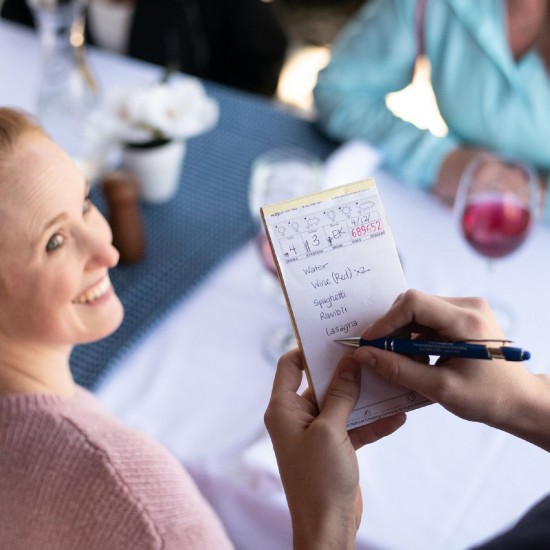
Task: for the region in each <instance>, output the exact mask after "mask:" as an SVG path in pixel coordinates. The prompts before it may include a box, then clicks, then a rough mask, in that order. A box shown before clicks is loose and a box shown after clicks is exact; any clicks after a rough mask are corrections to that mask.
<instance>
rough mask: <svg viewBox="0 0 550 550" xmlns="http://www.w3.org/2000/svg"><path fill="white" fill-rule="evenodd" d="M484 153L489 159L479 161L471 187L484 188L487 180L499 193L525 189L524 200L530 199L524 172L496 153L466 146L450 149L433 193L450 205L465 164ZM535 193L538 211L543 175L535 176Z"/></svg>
mask: <svg viewBox="0 0 550 550" xmlns="http://www.w3.org/2000/svg"><path fill="white" fill-rule="evenodd" d="M481 155H483V156H485V157H487V158H488V159H489V162H485V163H482V164H480V166H479V168H478V170H476V173H475V174H472V177H474V178H475V180H474V182H473V189H475V185H476V183H477V184H478V185H479V186H480V188H483V189H487V183H494V184H495V185H497V189H496V190H498V191H499V192H505V191H506V190H507V189H510V190H512V191H514V193H517V192H518V190H522V189H523V190H524V191H525V198H526V202H529V201H530V197H529V195H530V192H531V191H530V189H529V188H528V185H527V179H526V176H525V173H524V172H523V171H522V170H520V169H519V168H518V167H514V166H511V165H510V164H507V163H505V162H503V161H501V160H500V159H499V157H498V156H497V155H494V154H491V153H490V152H488V151H485V150H483V149H474V148H469V147H460V148H458V149H455V150H454V151H451V152H450V153H449V154H448V155H447V156H446V157H445V159H443V162H442V163H441V167H440V169H439V173H438V175H437V179H436V182H435V184H434V186H433V188H432V192H433V193H434V194H435V195H436V196H437V197H438V198H439V199H441V200H442V201H443V202H444V203H445V204H447V205H449V206H452V205H453V204H454V201H455V198H456V194H457V191H458V187H459V184H460V180H461V178H462V175H463V174H464V172H465V170H466V169H467V168H468V165H469V164H470V163H471V162H472V161H473V160H474V159H476V158H477V157H479V156H481ZM537 183H538V193H539V195H538V196H537V202H538V205H539V209H540V211H541V212H543V211H544V205H545V204H546V186H547V180H546V177H542V176H540V175H539V176H538V177H537Z"/></svg>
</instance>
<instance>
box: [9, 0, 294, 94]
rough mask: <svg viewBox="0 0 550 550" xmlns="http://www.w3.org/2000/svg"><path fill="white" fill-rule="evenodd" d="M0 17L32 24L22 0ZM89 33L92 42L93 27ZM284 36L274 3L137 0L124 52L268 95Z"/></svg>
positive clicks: (14, 1)
mask: <svg viewBox="0 0 550 550" xmlns="http://www.w3.org/2000/svg"><path fill="white" fill-rule="evenodd" d="M1 15H2V17H5V18H6V19H11V20H12V21H17V22H19V23H23V24H26V25H33V18H32V13H31V12H30V10H29V8H28V7H27V4H26V2H25V0H4V5H3V7H2V11H1ZM88 27H89V28H88V29H87V37H88V41H89V43H91V44H93V43H94V40H93V28H91V26H90V25H88ZM286 48H287V38H286V35H285V33H284V31H283V29H282V26H281V24H280V23H279V20H278V19H277V14H276V9H275V7H274V6H273V3H266V2H262V1H261V0H136V5H135V12H134V18H133V21H132V25H131V31H130V38H129V44H128V54H129V55H130V56H132V57H136V58H138V59H142V60H144V61H149V62H151V63H156V64H158V65H163V66H165V65H168V64H170V65H176V66H177V67H178V69H179V70H181V71H183V72H185V73H188V74H192V75H195V76H199V77H203V78H207V79H210V80H214V81H216V82H221V83H223V84H227V85H229V86H233V87H236V88H241V89H244V90H248V91H251V92H256V93H261V94H264V95H268V96H271V95H273V94H274V93H275V90H276V88H277V81H278V78H279V73H280V70H281V67H282V64H283V62H284V59H285V54H286Z"/></svg>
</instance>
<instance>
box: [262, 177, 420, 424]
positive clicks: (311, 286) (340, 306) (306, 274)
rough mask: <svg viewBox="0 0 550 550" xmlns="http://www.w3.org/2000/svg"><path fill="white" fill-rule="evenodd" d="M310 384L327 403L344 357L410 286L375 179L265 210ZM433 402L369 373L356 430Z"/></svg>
mask: <svg viewBox="0 0 550 550" xmlns="http://www.w3.org/2000/svg"><path fill="white" fill-rule="evenodd" d="M262 219H263V221H264V226H265V228H266V232H267V234H268V237H269V240H270V243H271V247H272V251H273V253H274V257H275V260H276V264H277V268H278V271H279V277H280V278H281V279H282V286H283V290H284V291H285V297H286V300H287V305H288V308H289V313H290V316H291V318H292V322H293V325H294V330H295V333H296V338H297V340H298V344H299V346H300V349H301V350H302V354H303V357H304V360H305V363H306V371H307V374H308V380H309V384H310V386H311V387H312V389H313V392H314V395H315V398H316V399H317V402H318V403H320V404H322V402H323V399H324V396H325V394H326V390H327V388H328V385H329V383H330V381H331V379H332V376H333V375H334V371H335V368H336V366H337V364H338V361H339V360H340V358H341V357H342V356H343V355H345V354H351V353H353V350H352V349H351V348H348V347H345V346H343V345H342V344H339V343H337V342H335V340H336V339H337V338H345V337H348V336H360V335H361V333H362V332H363V330H364V329H365V328H366V327H367V326H368V325H369V324H370V323H372V322H373V321H374V320H375V319H376V318H378V317H379V316H380V315H382V314H383V313H385V312H386V311H387V310H388V309H389V308H390V306H391V304H392V303H393V301H394V300H395V298H396V297H397V296H398V295H399V294H400V293H401V292H403V291H404V290H405V289H406V288H407V285H406V282H405V277H404V275H403V270H402V268H401V264H400V262H399V257H398V254H397V250H396V247H395V243H394V241H393V237H392V234H391V230H390V227H389V225H388V222H387V220H386V217H385V213H384V208H383V206H382V202H381V200H380V197H379V195H378V191H377V189H376V184H375V182H374V180H373V179H367V180H362V181H359V182H355V183H352V184H349V185H343V186H341V187H337V188H333V189H328V190H326V191H322V192H320V193H315V194H313V195H309V196H307V197H301V198H298V199H293V200H289V201H285V202H282V203H279V204H275V205H270V206H265V207H263V208H262ZM428 403H429V401H428V400H427V399H425V398H424V397H423V396H421V395H419V394H417V393H415V392H413V391H410V390H408V389H405V388H403V387H400V386H396V385H394V384H390V383H388V382H386V381H384V380H382V379H381V378H380V377H378V376H377V375H375V374H373V373H371V372H369V371H367V370H366V369H364V370H363V372H362V376H361V396H360V398H359V401H358V403H357V405H356V407H355V409H354V411H353V413H352V415H351V416H350V419H349V422H348V428H352V427H357V426H360V425H362V424H367V423H369V422H373V421H374V420H376V419H378V418H381V417H383V416H388V415H390V414H395V413H396V412H399V411H409V410H412V409H415V408H418V407H421V406H423V405H426V404H428Z"/></svg>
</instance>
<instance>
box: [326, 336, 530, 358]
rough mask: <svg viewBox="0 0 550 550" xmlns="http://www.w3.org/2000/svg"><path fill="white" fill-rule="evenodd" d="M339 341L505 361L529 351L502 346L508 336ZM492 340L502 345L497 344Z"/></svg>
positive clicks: (355, 345)
mask: <svg viewBox="0 0 550 550" xmlns="http://www.w3.org/2000/svg"><path fill="white" fill-rule="evenodd" d="M336 342H339V343H340V344H344V345H345V346H350V347H352V348H359V347H363V346H370V347H373V348H377V349H383V350H385V351H393V352H394V353H402V354H404V355H438V356H439V357H459V358H461V359H504V360H505V361H527V360H528V359H530V358H531V354H530V353H529V352H528V351H526V350H524V349H521V348H516V347H512V346H505V345H504V344H505V343H506V342H508V341H507V340H496V341H495V340H492V339H491V340H483V342H484V343H478V342H477V341H476V343H474V342H472V341H470V342H438V341H435V340H406V339H403V338H389V337H388V338H376V339H374V340H365V339H364V338H361V337H360V336H352V337H350V338H340V339H338V340H336ZM495 343H501V344H503V345H501V346H497V345H495Z"/></svg>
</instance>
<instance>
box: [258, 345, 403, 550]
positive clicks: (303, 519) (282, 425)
mask: <svg viewBox="0 0 550 550" xmlns="http://www.w3.org/2000/svg"><path fill="white" fill-rule="evenodd" d="M302 376H303V363H302V359H301V356H300V353H299V352H298V350H294V351H292V352H289V353H287V354H286V355H284V356H283V357H282V358H281V359H280V360H279V364H278V366H277V373H276V375H275V381H274V384H273V392H272V395H271V400H270V402H269V406H268V408H267V411H266V414H265V423H266V427H267V430H268V432H269V435H270V437H271V439H272V442H273V448H274V450H275V455H276V457H277V464H278V466H279V470H280V473H281V479H282V482H283V486H284V489H285V493H286V497H287V501H288V505H289V508H290V513H291V517H292V524H293V532H294V548H296V549H298V548H312V547H314V548H348V547H349V548H355V543H354V540H355V533H356V531H357V528H358V527H359V523H360V518H361V513H362V502H361V493H360V490H359V469H358V464H357V458H356V455H355V451H356V450H357V449H359V448H360V447H362V446H363V445H365V444H367V443H372V442H373V441H376V440H378V439H380V438H381V437H384V436H386V435H389V434H390V433H392V432H394V431H395V430H396V429H398V428H399V427H400V426H401V425H402V424H403V423H404V421H405V415H404V414H399V415H396V416H393V417H388V418H383V419H381V420H378V421H377V422H374V423H372V424H368V425H366V426H362V427H360V428H356V429H354V430H351V431H349V432H348V431H346V423H347V420H348V418H349V415H350V413H351V411H352V410H353V407H354V406H355V404H356V402H357V398H358V397H359V391H360V379H361V370H360V368H359V365H358V364H357V362H356V361H354V360H353V359H352V358H349V357H348V358H344V359H342V361H341V362H340V364H339V365H338V369H337V371H336V374H335V376H334V378H333V381H332V383H331V385H330V387H329V389H328V392H327V395H326V398H325V400H324V403H323V406H322V407H321V412H319V409H318V407H317V405H316V404H315V403H314V401H313V399H312V397H311V394H310V392H309V391H306V392H305V393H304V394H303V395H298V394H297V393H296V392H297V390H298V388H299V386H300V383H301V380H302Z"/></svg>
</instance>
